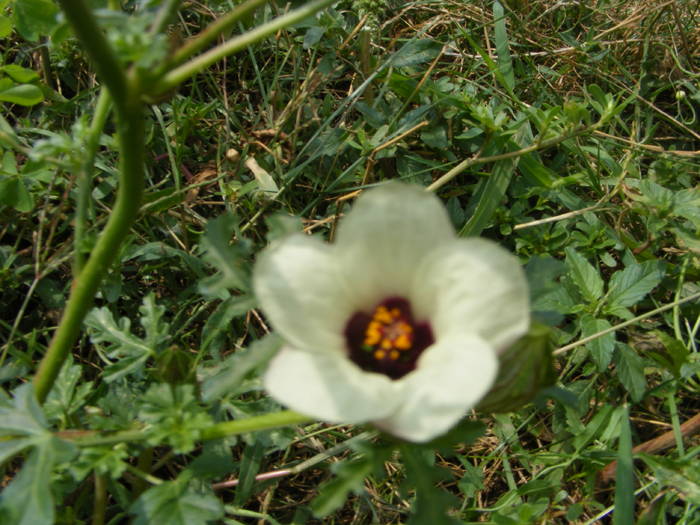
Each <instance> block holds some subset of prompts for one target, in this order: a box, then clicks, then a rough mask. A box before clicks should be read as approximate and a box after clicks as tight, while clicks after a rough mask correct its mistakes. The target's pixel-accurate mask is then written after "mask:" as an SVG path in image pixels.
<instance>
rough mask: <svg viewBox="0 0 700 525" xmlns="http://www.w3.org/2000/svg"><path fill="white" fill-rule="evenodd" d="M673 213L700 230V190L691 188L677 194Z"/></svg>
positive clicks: (674, 198)
mask: <svg viewBox="0 0 700 525" xmlns="http://www.w3.org/2000/svg"><path fill="white" fill-rule="evenodd" d="M673 213H674V215H678V216H680V217H683V218H684V219H688V220H689V221H691V222H692V223H693V225H694V226H695V227H696V228H700V189H699V188H689V189H687V190H681V191H679V192H677V193H676V194H675V195H674V197H673Z"/></svg>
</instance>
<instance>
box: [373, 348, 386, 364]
mask: <svg viewBox="0 0 700 525" xmlns="http://www.w3.org/2000/svg"><path fill="white" fill-rule="evenodd" d="M385 357H386V352H385V351H384V350H375V351H374V358H375V359H376V360H377V361H381V360H382V359H384V358H385Z"/></svg>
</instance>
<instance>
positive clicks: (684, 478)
mask: <svg viewBox="0 0 700 525" xmlns="http://www.w3.org/2000/svg"><path fill="white" fill-rule="evenodd" d="M639 457H640V459H642V460H643V461H644V463H646V464H647V465H648V466H649V467H651V469H652V470H653V471H654V479H655V480H656V482H657V483H659V484H660V485H661V486H662V487H666V488H669V489H671V490H673V491H675V492H678V494H679V495H680V496H681V498H682V499H683V500H685V501H687V502H689V503H691V504H692V505H700V465H699V464H698V461H697V459H696V458H689V459H686V460H673V459H669V458H666V457H663V456H651V455H648V454H639Z"/></svg>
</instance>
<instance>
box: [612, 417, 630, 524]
mask: <svg viewBox="0 0 700 525" xmlns="http://www.w3.org/2000/svg"><path fill="white" fill-rule="evenodd" d="M622 411H623V413H622V419H621V426H620V443H619V445H618V451H617V475H616V476H615V513H614V515H613V525H634V464H633V459H632V431H631V429H630V420H629V408H628V407H627V405H625V406H624V407H623V408H622Z"/></svg>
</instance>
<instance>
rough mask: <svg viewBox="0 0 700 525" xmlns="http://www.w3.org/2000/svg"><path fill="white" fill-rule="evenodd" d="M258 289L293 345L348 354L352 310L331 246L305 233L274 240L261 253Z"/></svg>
mask: <svg viewBox="0 0 700 525" xmlns="http://www.w3.org/2000/svg"><path fill="white" fill-rule="evenodd" d="M253 288H254V290H255V295H256V296H257V298H258V301H259V302H260V305H261V307H262V309H263V311H264V312H265V315H266V316H267V317H268V319H269V320H270V323H271V324H272V326H273V327H274V328H275V329H276V330H278V331H279V332H280V334H281V335H282V336H283V338H284V339H285V340H286V341H287V342H288V343H290V344H291V345H292V346H294V347H296V348H301V349H303V350H308V351H312V352H335V353H341V352H343V353H344V351H345V350H344V349H345V340H344V337H343V330H344V328H345V323H347V320H348V319H349V318H350V315H351V314H352V312H351V310H350V308H351V307H350V301H349V299H348V297H349V296H348V293H347V291H346V289H345V287H344V284H343V279H342V278H341V276H340V273H339V268H338V264H337V261H336V259H335V258H334V257H333V256H332V254H331V250H330V249H329V247H328V245H326V244H324V243H323V242H321V241H320V240H317V239H315V238H312V237H308V236H305V235H301V234H296V235H291V236H289V237H286V238H285V239H283V240H282V241H279V242H278V243H275V244H272V245H271V246H269V247H268V248H267V249H265V250H264V251H263V252H262V254H261V255H260V256H259V257H258V260H257V262H256V264H255V270H254V272H253Z"/></svg>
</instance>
